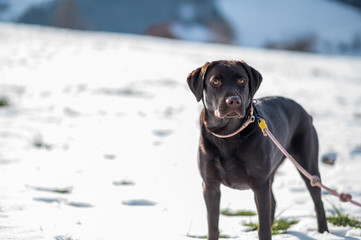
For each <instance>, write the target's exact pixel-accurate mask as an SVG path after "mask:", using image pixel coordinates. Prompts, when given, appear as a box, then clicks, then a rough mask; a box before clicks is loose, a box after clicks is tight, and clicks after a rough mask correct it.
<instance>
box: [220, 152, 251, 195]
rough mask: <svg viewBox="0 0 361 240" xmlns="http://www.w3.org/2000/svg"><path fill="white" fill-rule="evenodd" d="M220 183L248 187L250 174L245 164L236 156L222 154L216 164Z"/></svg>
mask: <svg viewBox="0 0 361 240" xmlns="http://www.w3.org/2000/svg"><path fill="white" fill-rule="evenodd" d="M217 168H218V171H219V176H220V178H221V182H222V184H224V185H225V186H228V187H230V188H234V189H239V190H245V189H249V183H250V182H251V179H252V176H250V171H249V169H248V166H247V164H246V163H245V161H244V160H242V158H240V157H238V156H223V157H220V158H219V164H218V166H217Z"/></svg>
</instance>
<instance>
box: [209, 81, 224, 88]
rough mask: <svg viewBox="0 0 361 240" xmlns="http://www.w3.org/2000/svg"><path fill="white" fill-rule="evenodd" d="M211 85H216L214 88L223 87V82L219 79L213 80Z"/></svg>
mask: <svg viewBox="0 0 361 240" xmlns="http://www.w3.org/2000/svg"><path fill="white" fill-rule="evenodd" d="M211 83H212V84H213V85H214V86H217V87H218V86H221V85H222V82H221V81H220V80H218V79H212V80H211Z"/></svg>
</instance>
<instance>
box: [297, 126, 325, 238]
mask: <svg viewBox="0 0 361 240" xmlns="http://www.w3.org/2000/svg"><path fill="white" fill-rule="evenodd" d="M292 149H293V151H292V152H291V155H292V156H293V157H294V158H295V159H296V160H297V162H298V163H299V164H300V165H301V166H302V167H303V168H304V169H305V170H306V171H307V172H309V173H310V174H311V175H316V176H318V177H319V178H320V179H321V177H320V172H319V170H318V139H317V133H316V131H315V129H314V128H313V127H311V128H309V129H308V130H307V131H305V132H304V134H303V135H301V136H300V135H299V136H298V137H297V138H295V139H294V142H293V146H292ZM300 174H301V176H302V178H303V180H304V181H305V183H306V186H307V189H308V191H309V192H310V194H311V197H312V200H313V202H314V204H315V211H316V215H317V222H318V231H319V232H320V233H322V232H325V231H328V228H327V221H326V215H325V210H324V208H323V202H322V199H321V189H320V188H319V187H313V186H311V182H310V180H309V179H308V178H307V177H305V176H304V175H303V174H302V173H300Z"/></svg>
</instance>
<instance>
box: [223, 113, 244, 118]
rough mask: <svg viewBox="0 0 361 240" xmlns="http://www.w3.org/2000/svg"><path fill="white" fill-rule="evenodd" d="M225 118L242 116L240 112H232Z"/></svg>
mask: <svg viewBox="0 0 361 240" xmlns="http://www.w3.org/2000/svg"><path fill="white" fill-rule="evenodd" d="M224 118H241V115H240V114H239V113H238V112H230V113H228V114H226V115H225V116H224Z"/></svg>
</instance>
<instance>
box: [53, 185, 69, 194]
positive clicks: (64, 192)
mask: <svg viewBox="0 0 361 240" xmlns="http://www.w3.org/2000/svg"><path fill="white" fill-rule="evenodd" d="M72 191H73V187H68V188H56V189H54V192H55V193H61V194H70V193H71V192H72Z"/></svg>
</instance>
